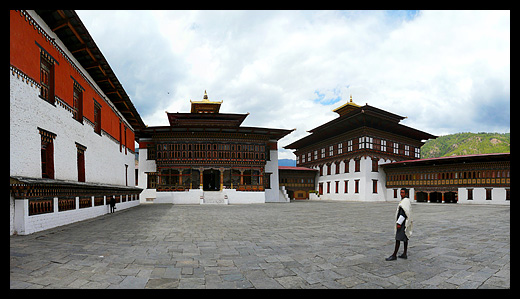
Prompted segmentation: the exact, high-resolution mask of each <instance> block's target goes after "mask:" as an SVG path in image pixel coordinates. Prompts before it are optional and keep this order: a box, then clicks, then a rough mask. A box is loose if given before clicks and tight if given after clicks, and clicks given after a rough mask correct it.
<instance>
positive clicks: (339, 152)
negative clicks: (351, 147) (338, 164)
mask: <svg viewBox="0 0 520 299" xmlns="http://www.w3.org/2000/svg"><path fill="white" fill-rule="evenodd" d="M342 153H343V143H341V142H340V143H338V155H339V154H342Z"/></svg>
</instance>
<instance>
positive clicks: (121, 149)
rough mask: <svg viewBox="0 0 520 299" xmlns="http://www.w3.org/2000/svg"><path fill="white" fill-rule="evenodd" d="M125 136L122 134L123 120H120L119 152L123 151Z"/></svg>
mask: <svg viewBox="0 0 520 299" xmlns="http://www.w3.org/2000/svg"><path fill="white" fill-rule="evenodd" d="M122 135H123V134H122V133H121V120H119V152H122V151H123V136H122Z"/></svg>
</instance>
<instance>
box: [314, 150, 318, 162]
mask: <svg viewBox="0 0 520 299" xmlns="http://www.w3.org/2000/svg"><path fill="white" fill-rule="evenodd" d="M314 160H318V151H317V150H315V151H314Z"/></svg>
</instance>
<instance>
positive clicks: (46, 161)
mask: <svg viewBox="0 0 520 299" xmlns="http://www.w3.org/2000/svg"><path fill="white" fill-rule="evenodd" d="M38 130H39V131H40V136H41V164H42V178H49V179H54V142H53V141H54V138H56V134H54V133H51V132H49V131H46V130H44V129H41V128H38Z"/></svg>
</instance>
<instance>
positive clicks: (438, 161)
mask: <svg viewBox="0 0 520 299" xmlns="http://www.w3.org/2000/svg"><path fill="white" fill-rule="evenodd" d="M499 161H511V155H510V153H498V154H478V155H464V156H451V157H438V158H428V159H418V160H405V161H399V162H393V163H386V164H381V165H379V166H383V167H384V168H385V169H389V168H399V167H408V166H433V165H445V164H459V163H476V162H499Z"/></svg>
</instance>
